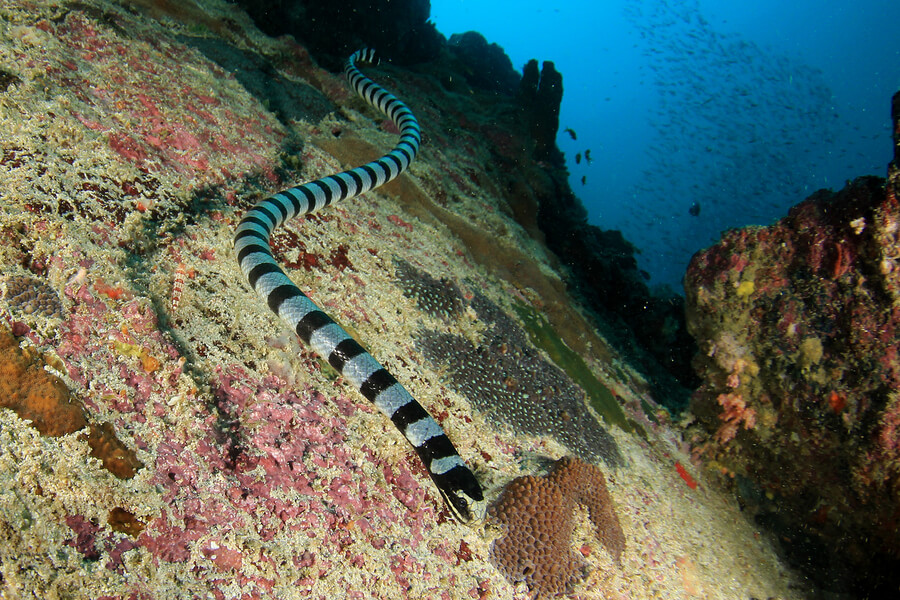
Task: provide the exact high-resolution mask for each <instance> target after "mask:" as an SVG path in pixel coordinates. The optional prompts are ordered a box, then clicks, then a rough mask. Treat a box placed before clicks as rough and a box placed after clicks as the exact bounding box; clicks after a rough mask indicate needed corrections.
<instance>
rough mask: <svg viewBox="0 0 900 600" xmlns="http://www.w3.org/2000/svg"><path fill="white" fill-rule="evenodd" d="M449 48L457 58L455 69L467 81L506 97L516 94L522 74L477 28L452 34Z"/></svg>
mask: <svg viewBox="0 0 900 600" xmlns="http://www.w3.org/2000/svg"><path fill="white" fill-rule="evenodd" d="M449 48H450V52H451V53H452V54H453V55H454V56H455V57H456V58H457V59H458V63H457V68H458V69H460V70H461V71H462V72H463V75H464V76H465V78H466V81H468V82H469V83H470V84H472V85H474V86H476V87H479V88H481V89H483V90H487V91H495V92H498V93H501V94H505V95H507V96H512V95H514V94H515V93H516V89H517V88H518V86H519V80H520V79H521V76H520V75H519V73H518V71H516V70H515V69H514V68H513V64H512V61H510V60H509V57H508V56H507V55H506V52H504V51H503V48H501V47H500V46H498V45H497V44H490V43H488V41H487V40H486V39H484V36H483V35H481V34H480V33H478V32H477V31H467V32H466V33H454V34H453V35H451V36H450V42H449Z"/></svg>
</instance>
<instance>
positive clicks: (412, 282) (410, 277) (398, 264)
mask: <svg viewBox="0 0 900 600" xmlns="http://www.w3.org/2000/svg"><path fill="white" fill-rule="evenodd" d="M394 266H395V268H396V275H397V280H398V282H399V283H400V286H401V288H402V290H403V295H404V296H406V297H407V298H412V299H414V300H415V301H416V304H417V305H418V307H419V309H421V310H422V311H423V312H426V313H428V314H429V315H431V316H432V317H438V318H441V319H444V320H449V319H451V318H453V317H455V316H457V315H458V314H459V313H460V312H461V311H462V308H463V297H462V292H460V290H459V287H458V286H457V285H456V283H454V282H453V281H451V280H449V279H446V278H442V279H437V278H435V277H433V276H432V275H430V274H429V273H426V272H425V271H422V270H420V269H417V268H415V267H414V266H413V265H411V264H410V263H408V262H407V261H405V260H402V259H399V258H395V259H394Z"/></svg>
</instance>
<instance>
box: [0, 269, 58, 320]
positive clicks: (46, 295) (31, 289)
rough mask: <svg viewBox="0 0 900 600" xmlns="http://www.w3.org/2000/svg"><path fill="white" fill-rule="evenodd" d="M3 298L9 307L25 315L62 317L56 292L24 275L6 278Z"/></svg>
mask: <svg viewBox="0 0 900 600" xmlns="http://www.w3.org/2000/svg"><path fill="white" fill-rule="evenodd" d="M4 297H5V298H6V300H7V302H8V303H9V305H10V306H11V307H13V308H15V309H17V310H18V311H19V312H21V313H24V314H26V315H31V314H39V315H43V316H45V317H61V316H62V304H60V301H59V296H58V295H57V293H56V290H54V289H53V288H52V287H50V286H49V285H48V284H47V283H46V282H45V281H43V280H41V279H37V278H34V277H27V276H25V275H16V276H13V277H8V278H7V279H6V294H5V295H4Z"/></svg>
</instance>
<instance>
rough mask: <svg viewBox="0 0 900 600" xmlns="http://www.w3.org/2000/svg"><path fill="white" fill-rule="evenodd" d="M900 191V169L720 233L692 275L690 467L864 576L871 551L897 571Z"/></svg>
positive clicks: (688, 285)
mask: <svg viewBox="0 0 900 600" xmlns="http://www.w3.org/2000/svg"><path fill="white" fill-rule="evenodd" d="M894 104H895V106H894V111H895V112H894V120H895V128H897V132H898V135H897V137H896V139H895V142H896V144H897V156H896V158H897V160H900V127H898V125H900V94H898V96H897V97H895V100H894ZM898 191H900V164H898V163H897V162H896V160H895V162H894V163H892V164H891V167H890V171H889V180H888V182H887V185H886V186H885V182H884V181H883V180H880V179H878V178H875V177H867V178H860V179H857V180H856V181H854V182H852V183H850V184H848V185H847V187H845V188H844V189H843V190H841V191H840V192H837V193H834V194H832V193H829V192H826V191H820V192H817V193H816V194H814V195H813V196H811V197H810V198H808V199H807V200H806V201H804V202H802V203H801V204H799V205H798V206H796V207H794V208H793V209H791V211H790V213H789V214H788V216H787V217H786V218H784V219H782V220H781V221H779V222H778V223H776V224H774V225H772V226H770V227H766V228H748V229H743V230H735V231H729V232H727V233H725V234H724V235H723V238H722V241H721V242H720V243H719V244H717V245H716V246H713V247H712V248H709V249H707V250H704V251H702V252H699V253H698V254H697V255H695V256H694V258H693V260H692V261H691V264H690V266H689V269H688V272H687V275H686V277H685V291H686V295H687V316H688V326H689V329H690V331H691V333H692V335H694V337H695V338H696V339H697V342H698V345H699V346H700V352H699V354H698V355H697V356H696V357H695V360H694V365H695V367H696V368H697V369H698V372H699V374H700V375H701V377H702V378H703V384H702V385H701V386H700V388H699V389H698V390H697V391H696V392H695V394H694V396H693V400H692V405H691V411H692V413H693V414H694V416H695V421H694V423H693V424H692V425H691V426H690V427H689V429H688V432H687V436H688V439H689V440H690V442H691V444H692V446H693V450H694V454H695V456H697V457H698V458H699V459H701V460H711V461H712V460H714V461H716V463H715V464H716V465H717V467H718V468H719V469H721V470H723V471H725V472H728V471H730V472H731V473H732V474H737V475H740V476H742V477H744V478H747V479H748V480H749V481H752V482H753V483H755V484H756V485H757V486H759V487H760V488H762V489H765V490H766V491H767V493H768V494H769V495H770V496H772V495H774V497H776V498H777V499H778V512H780V513H781V514H782V517H781V518H783V519H786V520H787V521H790V522H792V523H794V524H795V526H796V527H801V528H803V529H804V531H806V532H807V535H811V536H813V537H816V536H818V537H821V538H822V539H823V540H824V541H826V543H827V544H828V545H830V546H831V547H841V548H844V549H845V553H844V554H842V555H841V557H840V558H838V557H834V560H841V561H845V560H849V561H851V562H852V566H851V567H850V570H851V571H853V570H855V571H857V572H858V573H859V574H861V575H862V577H866V575H865V573H867V568H868V565H869V564H870V563H869V562H868V561H869V560H870V558H871V556H872V555H873V554H882V555H883V556H886V557H889V558H888V559H887V560H892V561H897V564H900V538H898V537H897V536H896V535H895V532H896V518H897V514H900V435H898V431H900V428H898V425H900V400H898V391H897V390H900V357H898V352H897V342H898V339H900V278H898V272H900V269H898V268H897V266H896V263H897V261H898V260H900V259H898V257H900V225H898V223H900V205H898ZM850 577H852V576H850ZM860 581H862V580H860Z"/></svg>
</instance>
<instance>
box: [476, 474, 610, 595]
mask: <svg viewBox="0 0 900 600" xmlns="http://www.w3.org/2000/svg"><path fill="white" fill-rule="evenodd" d="M575 505H582V506H584V507H585V508H587V510H588V514H589V516H590V521H591V523H592V524H593V526H594V531H595V534H596V536H597V538H598V539H599V540H600V543H601V544H603V547H604V548H606V551H607V552H609V554H610V556H611V557H612V559H613V561H615V562H616V563H617V564H620V562H621V556H622V553H623V552H624V551H625V534H624V532H623V531H622V526H621V525H620V524H619V518H618V516H617V515H616V512H615V508H614V506H613V502H612V499H611V498H610V495H609V491H608V490H607V489H606V480H605V478H604V477H603V473H602V472H601V471H600V469H598V468H597V467H595V466H593V465H591V464H588V463H585V462H582V461H580V460H578V459H573V458H570V457H566V458H562V459H560V460H559V461H557V462H556V463H555V464H554V465H553V468H552V470H551V471H550V473H549V474H548V475H546V476H544V477H534V476H530V475H529V476H525V477H520V478H518V479H515V480H513V481H512V482H510V484H509V485H508V486H506V488H505V489H504V490H503V494H502V495H501V497H500V499H499V500H498V501H497V503H496V504H495V505H494V506H492V507H491V510H490V515H491V517H492V518H493V519H496V520H497V521H498V522H499V523H500V524H501V526H502V527H503V531H504V534H503V537H501V538H499V539H498V540H496V541H495V542H494V545H493V546H492V548H491V560H492V561H493V562H494V564H496V565H497V567H498V568H499V569H500V570H501V571H502V572H503V574H504V575H505V576H506V577H507V578H508V579H509V580H510V581H512V582H515V583H518V582H524V583H525V584H526V585H527V586H528V589H529V590H530V591H532V592H534V594H535V596H536V597H538V598H543V597H549V596H555V595H558V594H563V593H569V592H571V591H572V587H573V586H574V584H575V583H577V582H578V581H581V580H582V579H583V577H584V575H583V573H582V570H583V565H582V563H583V561H582V559H581V555H579V554H577V553H575V552H573V551H572V549H571V547H570V546H571V544H572V541H571V540H572V531H573V528H574V519H573V510H574V508H575Z"/></svg>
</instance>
